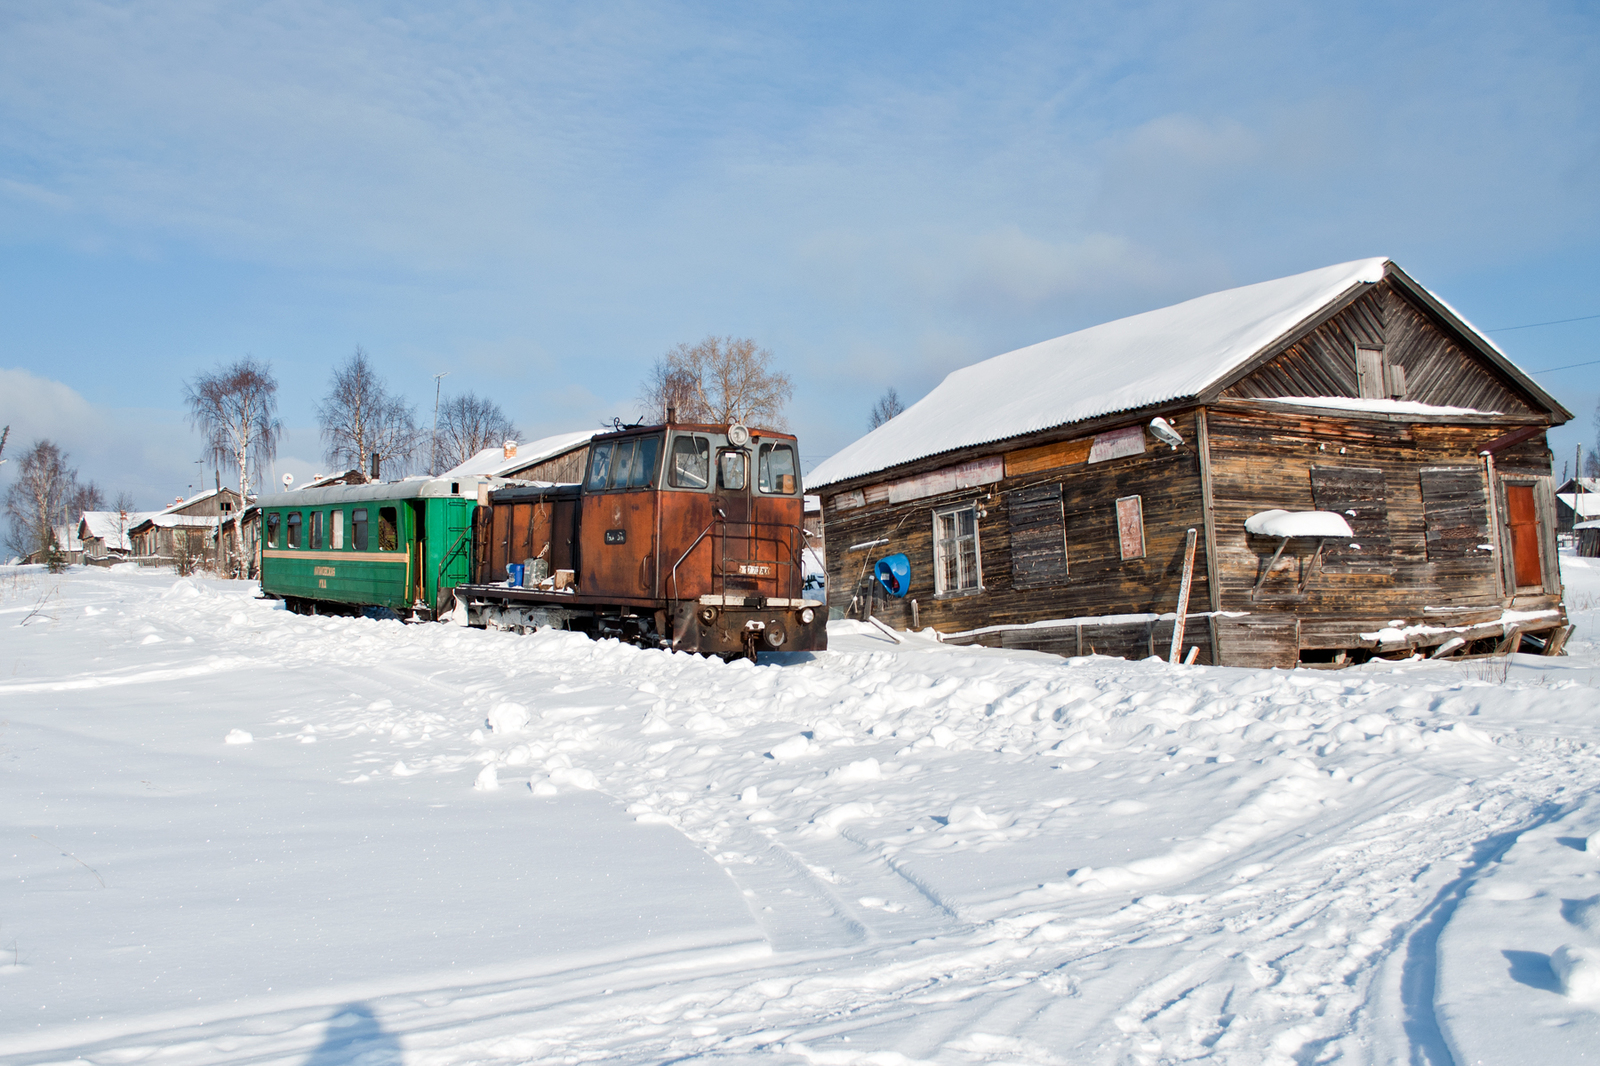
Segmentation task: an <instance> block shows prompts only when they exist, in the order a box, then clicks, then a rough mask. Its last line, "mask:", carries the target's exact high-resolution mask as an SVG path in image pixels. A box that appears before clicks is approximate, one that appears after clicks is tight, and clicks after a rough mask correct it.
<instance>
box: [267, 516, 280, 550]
mask: <svg viewBox="0 0 1600 1066" xmlns="http://www.w3.org/2000/svg"><path fill="white" fill-rule="evenodd" d="M282 525H283V516H282V515H280V514H278V513H277V512H276V511H274V512H272V513H271V514H269V515H267V547H269V548H276V547H277V546H278V530H279V527H281V526H282Z"/></svg>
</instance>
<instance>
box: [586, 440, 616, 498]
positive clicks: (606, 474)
mask: <svg viewBox="0 0 1600 1066" xmlns="http://www.w3.org/2000/svg"><path fill="white" fill-rule="evenodd" d="M610 476H611V442H610V441H607V442H606V443H604V444H596V445H595V446H594V455H593V456H591V457H590V459H589V488H591V489H596V490H598V489H603V488H605V487H606V481H607V480H608V479H609V478H610Z"/></svg>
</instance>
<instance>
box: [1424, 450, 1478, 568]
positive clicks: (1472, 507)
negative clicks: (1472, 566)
mask: <svg viewBox="0 0 1600 1066" xmlns="http://www.w3.org/2000/svg"><path fill="white" fill-rule="evenodd" d="M1422 517H1423V523H1424V525H1425V526H1426V529H1427V540H1428V558H1429V559H1465V558H1470V557H1472V556H1476V555H1488V554H1489V552H1490V550H1491V549H1490V542H1489V508H1488V501H1487V497H1486V496H1485V494H1484V491H1483V471H1482V470H1480V469H1479V468H1478V467H1476V466H1432V467H1424V468H1423V470H1422Z"/></svg>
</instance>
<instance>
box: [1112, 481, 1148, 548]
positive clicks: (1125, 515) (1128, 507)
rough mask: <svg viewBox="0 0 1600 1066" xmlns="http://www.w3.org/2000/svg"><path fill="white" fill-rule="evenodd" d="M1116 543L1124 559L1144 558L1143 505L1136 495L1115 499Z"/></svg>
mask: <svg viewBox="0 0 1600 1066" xmlns="http://www.w3.org/2000/svg"><path fill="white" fill-rule="evenodd" d="M1117 543H1118V545H1119V546H1120V547H1121V549H1122V557H1123V558H1124V559H1143V558H1144V505H1143V501H1141V500H1140V499H1139V497H1137V496H1124V497H1122V498H1121V499H1120V500H1118V501H1117Z"/></svg>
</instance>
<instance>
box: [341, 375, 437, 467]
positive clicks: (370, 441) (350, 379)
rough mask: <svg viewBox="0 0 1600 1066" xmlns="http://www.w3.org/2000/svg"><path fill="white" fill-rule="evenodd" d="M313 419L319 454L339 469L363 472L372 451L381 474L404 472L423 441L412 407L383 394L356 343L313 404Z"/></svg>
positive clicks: (381, 384)
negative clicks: (319, 432)
mask: <svg viewBox="0 0 1600 1066" xmlns="http://www.w3.org/2000/svg"><path fill="white" fill-rule="evenodd" d="M317 418H318V420H320V421H321V423H322V443H323V458H325V459H326V460H327V461H328V462H329V463H331V464H333V465H334V466H336V467H340V468H343V469H349V468H351V467H355V468H357V469H359V470H361V471H362V472H363V473H365V472H367V471H369V470H370V469H371V458H372V453H373V452H377V453H378V455H379V457H380V458H381V459H382V460H383V473H385V474H389V475H400V474H404V473H405V471H406V470H407V469H408V468H409V467H410V464H411V461H412V460H413V459H414V458H415V457H416V454H417V450H418V449H419V448H420V447H421V446H422V445H423V443H424V436H425V435H424V434H421V433H419V432H418V430H417V415H416V409H415V408H413V407H411V406H409V405H408V404H407V403H406V402H405V400H404V399H402V398H401V397H399V396H390V395H389V392H388V389H387V388H386V387H385V385H384V383H383V379H382V378H380V377H379V376H378V374H377V372H376V371H375V370H374V369H373V367H372V363H371V361H370V360H368V358H367V353H366V352H365V351H363V350H362V349H361V347H360V346H357V348H356V350H355V353H354V354H352V355H351V356H350V358H349V359H347V360H345V363H344V365H343V366H341V367H339V368H338V369H337V370H335V371H334V372H333V381H332V382H331V384H330V387H329V389H328V395H327V396H326V397H324V398H323V401H322V402H321V403H320V404H318V405H317Z"/></svg>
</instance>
